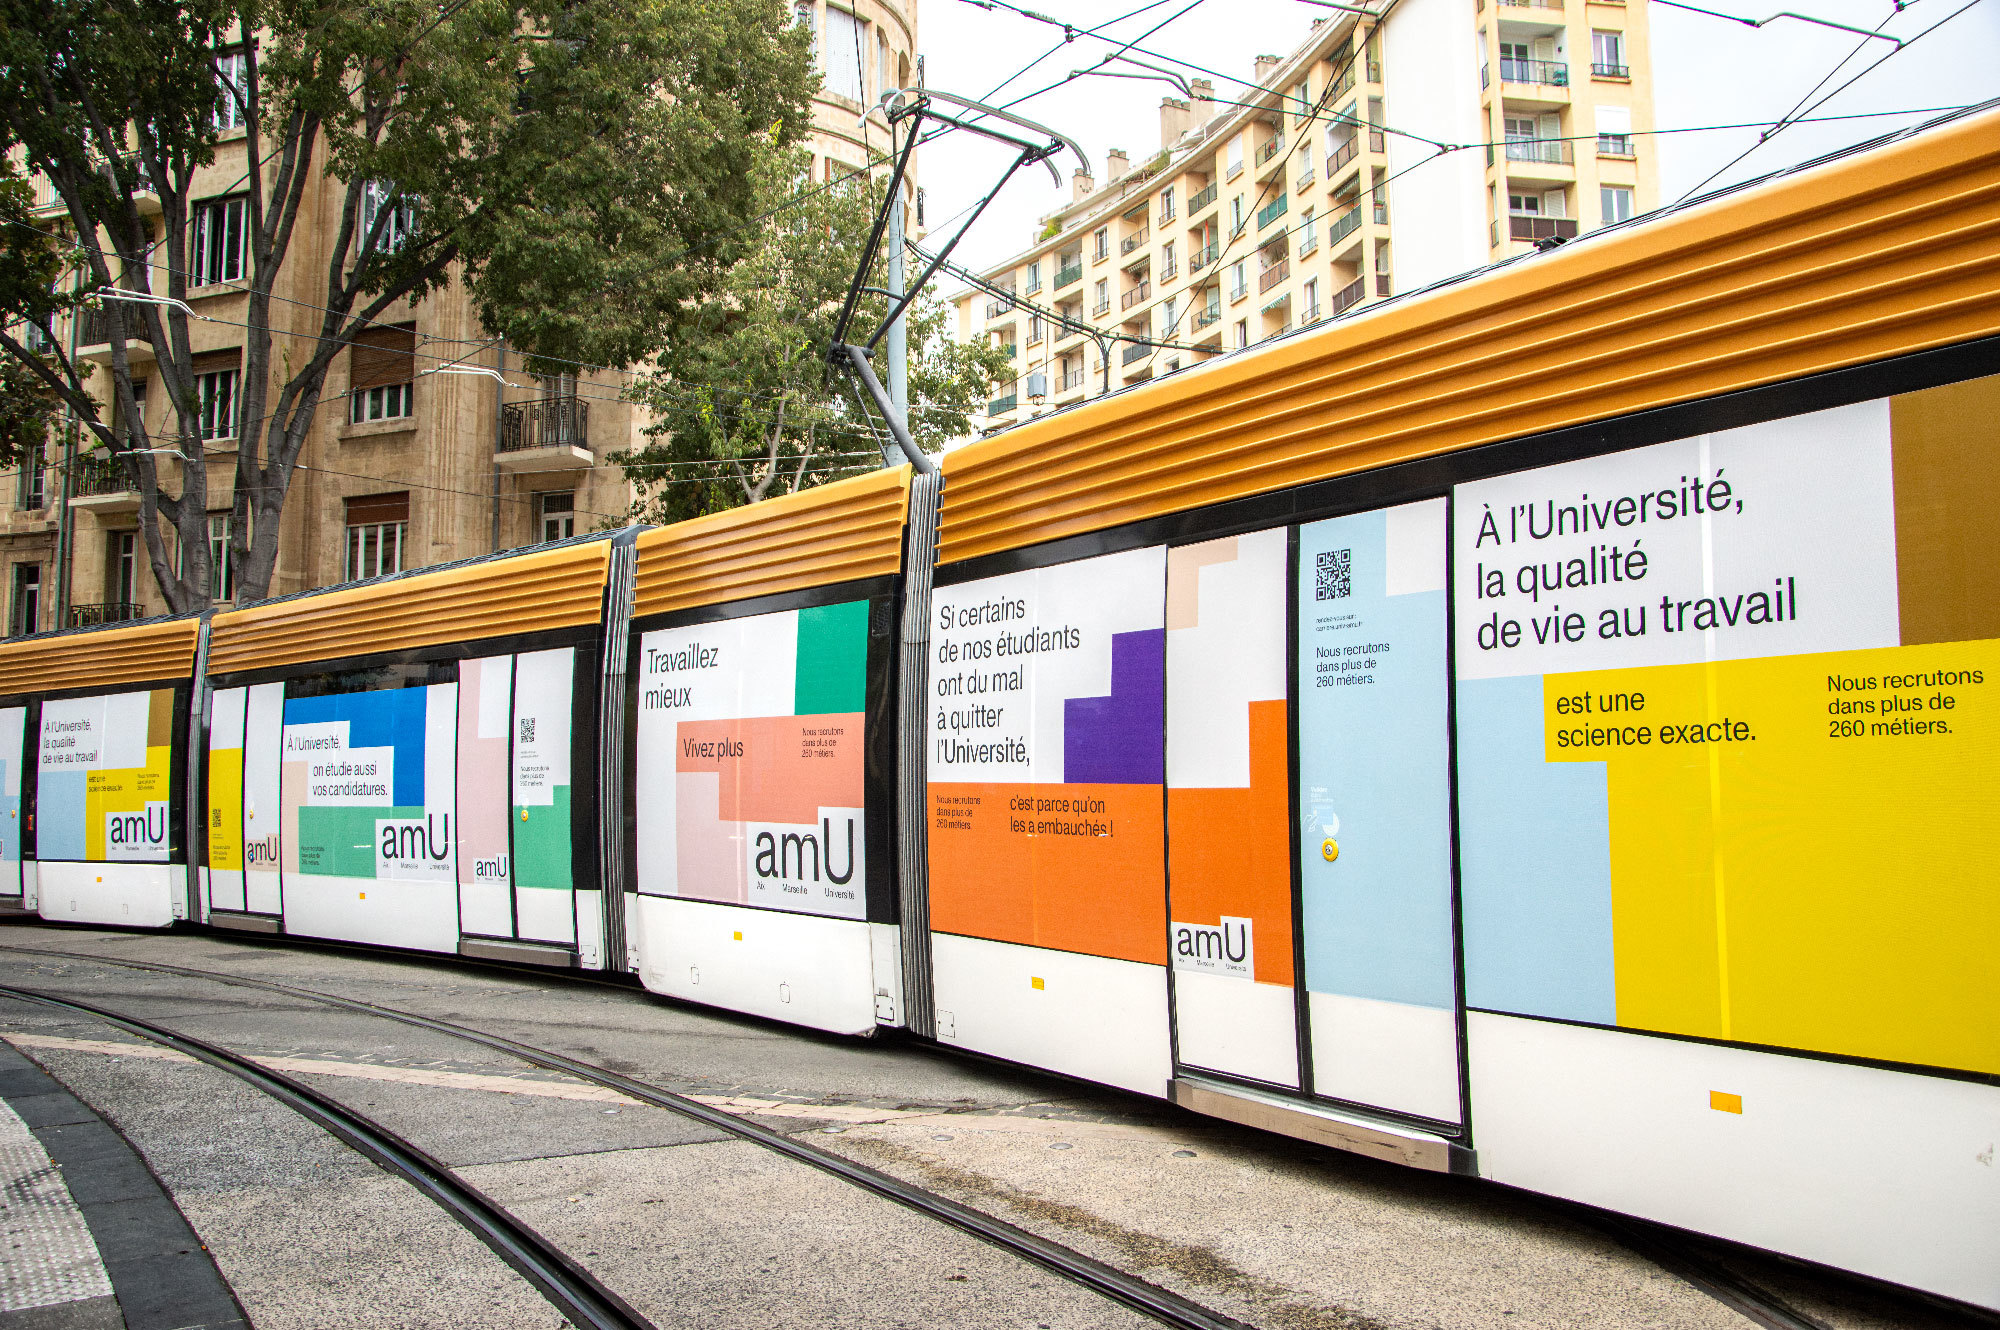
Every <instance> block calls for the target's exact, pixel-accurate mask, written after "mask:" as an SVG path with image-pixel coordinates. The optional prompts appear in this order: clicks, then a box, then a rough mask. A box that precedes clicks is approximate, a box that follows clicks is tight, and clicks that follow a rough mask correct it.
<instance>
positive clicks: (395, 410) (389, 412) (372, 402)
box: [350, 383, 412, 425]
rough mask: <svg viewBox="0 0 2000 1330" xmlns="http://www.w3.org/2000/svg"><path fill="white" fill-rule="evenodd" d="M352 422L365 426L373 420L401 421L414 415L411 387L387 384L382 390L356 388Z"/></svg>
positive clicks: (353, 394) (404, 384)
mask: <svg viewBox="0 0 2000 1330" xmlns="http://www.w3.org/2000/svg"><path fill="white" fill-rule="evenodd" d="M350 396H351V397H352V399H353V402H354V412H353V416H352V420H353V422H354V423H355V424H357V425H364V424H366V423H368V422H369V421H371V420H401V419H403V418H404V417H406V416H408V415H410V414H412V410H411V403H410V398H411V396H412V394H411V392H410V385H409V384H407V383H385V384H383V385H382V386H381V387H380V388H356V389H355V390H354V392H353V393H352V394H350Z"/></svg>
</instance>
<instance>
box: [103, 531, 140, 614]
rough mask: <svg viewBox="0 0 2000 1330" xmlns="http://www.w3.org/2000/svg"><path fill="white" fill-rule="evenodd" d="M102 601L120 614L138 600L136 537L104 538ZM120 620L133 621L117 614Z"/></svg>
mask: <svg viewBox="0 0 2000 1330" xmlns="http://www.w3.org/2000/svg"><path fill="white" fill-rule="evenodd" d="M104 544H105V549H104V598H105V599H106V600H108V601H110V602H111V603H112V604H113V605H116V606H119V607H120V608H121V610H122V609H123V607H125V606H129V605H136V604H137V603H138V600H139V533H138V532H136V531H113V532H110V533H109V534H107V535H106V536H105V538H104ZM118 617H119V618H121V619H129V618H131V617H133V616H132V615H131V614H127V613H120V614H119V615H118Z"/></svg>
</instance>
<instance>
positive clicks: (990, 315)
mask: <svg viewBox="0 0 2000 1330" xmlns="http://www.w3.org/2000/svg"><path fill="white" fill-rule="evenodd" d="M1013 312H1014V297H1013V294H1012V293H1011V292H1010V293H1008V295H1007V296H1006V297H1005V298H1004V299H1000V300H989V301H987V302H986V317H987V319H988V320H989V321H991V320H993V319H997V318H999V317H1000V316H1001V315H1003V314H1012V313H1013Z"/></svg>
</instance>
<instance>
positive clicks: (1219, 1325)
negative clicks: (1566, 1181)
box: [0, 943, 2000, 1330]
mask: <svg viewBox="0 0 2000 1330" xmlns="http://www.w3.org/2000/svg"><path fill="white" fill-rule="evenodd" d="M312 949H314V950H321V949H324V950H329V951H334V952H337V953H339V954H343V955H358V956H366V957H368V958H370V959H377V960H379V959H384V958H390V959H397V960H407V961H428V960H442V961H445V962H447V963H456V964H461V965H466V966H469V967H471V968H475V969H477V970H480V971H485V972H498V973H506V974H511V975H514V976H516V977H519V978H523V979H538V980H549V979H555V980H559V981H567V982H571V983H575V982H583V983H589V984H601V985H604V986H607V987H613V988H619V989H623V990H626V991H629V992H634V993H643V992H644V991H645V990H643V989H639V988H636V987H633V986H630V985H626V984H621V983H617V982H615V981H612V980H605V979H595V978H591V977H588V976H579V975H576V974H575V973H573V972H565V971H547V970H542V969H539V968H536V967H532V966H526V965H521V966H516V965H509V964H507V963H505V962H501V961H489V960H484V959H473V958H464V957H456V956H443V957H429V956H418V955H415V954H411V953H404V952H390V953H382V952H376V951H373V950H369V949H365V948H355V947H344V946H339V945H337V944H335V945H323V944H317V943H315V944H314V945H313V948H312ZM0 951H11V952H16V953H19V954H23V955H34V956H47V957H52V958H57V959H63V960H75V961H83V962H86V963H95V964H102V965H110V966H116V967H120V968H124V969H131V970H142V971H153V972H156V973H161V974H172V975H179V976H182V977H185V978H190V979H196V980H203V981H208V982H213V983H219V984H225V985H229V986H232V987H240V988H249V989H257V990H262V991H266V992H271V993H277V994H282V995H285V996H288V997H292V998H297V999H300V1000H304V1001H309V1002H313V1003H317V1004H320V1005H324V1006H331V1007H336V1008H342V1009H346V1010H349V1011H353V1012H357V1013H360V1014H365V1015H372V1016H376V1017H380V1018H382V1019H386V1020H390V1021H395V1022H399V1023H401V1024H404V1025H409V1026H413V1027H416V1028H419V1029H426V1030H430V1031H432V1032H434V1033H439V1034H444V1035H447V1036H450V1037H454V1038H458V1039H463V1040H466V1041H468V1042H472V1043H476V1044H480V1045H482V1046H484V1047H486V1048H489V1049H492V1050H494V1051H496V1052H501V1053H506V1054H508V1055H510V1056H513V1057H515V1058H518V1059H520V1060H521V1061H524V1062H527V1063H529V1064H530V1065H533V1066H538V1067H541V1068H542V1069H543V1070H546V1071H555V1072H559V1073H562V1074H565V1075H569V1076H572V1077H575V1078H576V1079H578V1080H582V1081H585V1082H587V1083H590V1084H594V1085H597V1086H600V1087H602V1088H605V1089H610V1090H615V1091H617V1092H618V1093H620V1094H623V1095H626V1096H628V1097H629V1098H632V1099H635V1100H638V1101H640V1102H642V1103H647V1104H651V1105H653V1106H654V1107H657V1108H662V1109H665V1110H667V1111H669V1112H674V1113H679V1114H683V1115H685V1116H687V1117H691V1118H694V1119H696V1120H698V1121H700V1122H702V1123H704V1124H707V1125H709V1126H711V1127H714V1128H715V1129H717V1130H719V1131H722V1132H725V1133H728V1134H730V1135H732V1136H736V1137H738V1138H740V1139H743V1140H747V1141H751V1142H753V1143H755V1144H758V1145H762V1146H765V1147H766V1148H769V1149H771V1150H774V1151H776V1152H777V1153H780V1154H783V1155H786V1156H788V1157H790V1158H793V1159H795V1160H797V1161H799V1162H801V1163H805V1164H808V1165H810V1166H812V1167H814V1168H818V1169H820V1170H822V1171H824V1172H827V1173H830V1174H833V1175H834V1176H836V1177H839V1178H841V1179H842V1180H844V1181H847V1182H849V1183H852V1184H854V1185H856V1186H859V1187H862V1188H864V1189H865V1190H868V1191H872V1192H874V1193H875V1194H877V1195H880V1196H883V1197H886V1198H887V1199H890V1200H893V1201H896V1202H897V1203H899V1204H902V1205H904V1206H906V1207H908V1208H911V1209H914V1210H917V1211H919V1212H920V1213H923V1214H926V1215H928V1216H930V1217H931V1218H933V1219H936V1220H938V1221H940V1222H943V1223H946V1224H948V1225H950V1226H951V1227H954V1228H958V1229H960V1230H961V1231H963V1232H967V1233H970V1234H972V1235H973V1236H976V1237H979V1238H981V1239H983V1240H985V1241H987V1242H989V1243H992V1244H993V1245H995V1246H998V1247H1000V1248H1003V1249H1004V1250H1007V1251H1010V1252H1012V1253H1014V1254H1015V1255H1017V1256H1020V1257H1022V1258H1023V1259H1026V1260H1029V1261H1031V1262H1033V1263H1034V1264H1036V1265H1039V1266H1041V1267H1042V1268H1044V1269H1047V1270H1049V1271H1051V1272H1052V1273H1054V1274H1057V1275H1059V1276H1061V1277H1063V1278H1065V1279H1067V1280H1069V1281H1071V1282H1072V1283H1076V1284H1079V1285H1081V1286H1083V1287H1086V1288H1090V1289H1092V1290H1094V1291H1096V1292H1098V1293H1100V1294H1102V1295H1103V1296H1105V1297H1107V1298H1111V1299H1112V1300H1114V1301H1117V1302H1119V1303H1121V1304H1123V1305H1125V1306H1127V1307H1130V1308H1132V1309H1133V1310H1136V1311H1139V1312H1141V1313H1143V1314H1145V1315H1147V1316H1149V1317H1151V1318H1152V1319H1154V1320H1156V1321H1159V1322H1161V1323H1162V1324H1165V1325H1169V1326H1175V1327H1180V1328H1182V1330H1194V1328H1195V1327H1199V1328H1200V1330H1252V1328H1251V1327H1249V1326H1248V1325H1246V1323H1244V1322H1242V1321H1239V1320H1235V1319H1232V1318H1230V1317H1227V1316H1223V1315H1221V1314H1219V1313H1216V1312H1213V1311H1210V1310H1208V1309H1207V1308H1204V1307H1201V1306H1200V1305H1199V1304H1196V1303H1194V1302H1191V1301H1190V1300H1188V1299H1186V1298H1183V1297H1181V1296H1180V1295H1178V1294H1175V1293H1173V1292H1171V1291H1170V1290H1167V1289H1162V1288H1160V1287H1158V1286H1157V1285H1154V1284H1150V1283H1148V1282H1146V1281H1144V1280H1140V1279H1137V1278H1136V1277H1134V1276H1131V1275H1128V1274H1126V1273H1124V1272H1123V1271H1119V1270H1117V1269H1115V1268H1113V1267H1110V1266H1107V1265H1104V1264H1103V1263H1101V1262H1099V1261H1096V1260H1094V1259H1093V1258H1091V1257H1088V1256H1085V1255H1083V1254H1082V1253H1080V1252H1077V1251H1074V1250H1072V1249H1071V1248H1068V1247H1065V1246H1063V1245H1062V1244H1060V1243H1055V1242H1052V1241H1050V1240H1048V1239H1046V1238H1043V1237H1041V1236H1040V1235H1038V1234H1035V1233H1032V1232H1029V1231H1028V1230H1025V1229H1022V1228H1019V1227H1018V1226H1016V1225H1013V1224H1010V1223H1008V1222H1007V1221H1005V1220H1002V1219H999V1218H997V1217H995V1216H992V1215H989V1214H987V1213H985V1212H984V1211H981V1210H976V1209H974V1208H972V1207H970V1206H967V1205H964V1204H962V1203H960V1202H958V1201H954V1200H952V1199H951V1198H950V1197H946V1196H942V1195H939V1194H938V1193H936V1192H932V1191H929V1190H928V1189H925V1188H922V1187H918V1186H915V1185H914V1184H911V1183H907V1182H904V1181H903V1180H902V1179H900V1178H896V1177H893V1176H891V1175H889V1174H886V1173H882V1172H880V1171H879V1170H876V1169H872V1168H869V1167H868V1166H867V1165H865V1164H859V1163H856V1162H854V1161H853V1160H850V1159H848V1158H846V1157H845V1156H842V1155H839V1154H835V1153H833V1152H831V1151H827V1150H821V1149H819V1148H817V1147H815V1146H813V1145H811V1144H809V1143H807V1142H804V1141H800V1140H797V1139H795V1138H794V1137H791V1136H788V1135H786V1134H785V1133H783V1132H780V1131H776V1130H774V1129H772V1128H768V1127H765V1126H762V1125H761V1124H758V1123H754V1122H748V1121H745V1120H744V1119H743V1118H741V1117H740V1116H738V1115H735V1114H732V1113H729V1112H727V1111H725V1110H722V1109H718V1108H714V1107H711V1106H710V1105H707V1104H703V1103H701V1102H699V1101H697V1100H694V1099H690V1098H688V1097H687V1096H685V1095H681V1094H677V1093H675V1092H674V1091H671V1090H668V1089H665V1088H664V1087H661V1086H656V1085H652V1084H650V1083H648V1082H645V1081H640V1080H636V1079H634V1078H632V1077H629V1076H626V1075H624V1074H622V1073H620V1072H616V1071H613V1070H611V1069H609V1068H606V1067H600V1066H597V1065H596V1064H594V1063H590V1062H585V1061H583V1060H581V1059H578V1058H572V1057H570V1056H568V1055H567V1054H563V1053H558V1052H555V1051H552V1050H549V1049H544V1048H539V1047H537V1046H535V1045H532V1044H525V1043H521V1042H520V1041H518V1040H513V1039H509V1038H507V1037H505V1036H503V1035H495V1034H491V1033H488V1032H486V1031H482V1030H475V1029H472V1028H471V1027H469V1026H462V1025H458V1024H456V1023H455V1022H451V1021H446V1020H441V1019H439V1018H437V1017H431V1016H425V1015H422V1014H420V1013H417V1012H409V1011H403V1010H401V1009H400V1008H395V1007H386V1006H382V1005H380V1004H378V1003H372V1002H365V1001H362V1000H360V999H358V998H348V997H342V996H340V995H339V994H336V993H325V992H321V991H320V990H317V989H310V988H301V987H298V986H296V985H292V984H284V983H279V982H277V981H275V980H269V979H254V978H250V977H248V976H243V975H232V974H225V973H221V972H218V971H213V970H202V969H199V968H196V967H193V966H184V965H173V964H170V963H168V962H164V961H143V960H136V959H133V958H129V957H115V956H104V955H99V954H96V953H92V952H80V951H62V950H56V949H53V948H43V947H21V946H14V945H11V944H0ZM0 991H4V990H0ZM1538 1199H1540V1200H1541V1202H1542V1204H1543V1206H1544V1208H1546V1209H1547V1210H1548V1211H1549V1212H1550V1213H1551V1215H1554V1216H1560V1217H1562V1218H1565V1219H1567V1220H1569V1221H1570V1222H1572V1223H1575V1224H1578V1225H1579V1226H1581V1227H1584V1228H1588V1229H1590V1230H1591V1231H1593V1232H1595V1233H1597V1234H1599V1235H1600V1236H1602V1237H1604V1238H1606V1239H1608V1240H1610V1241H1612V1242H1615V1243H1617V1244H1618V1245H1620V1246H1622V1247H1625V1248H1626V1249H1627V1250H1629V1251H1631V1252H1633V1253H1634V1254H1636V1255H1638V1256H1640V1257H1642V1258H1644V1259H1645V1260H1647V1261H1649V1262H1651V1263H1652V1264H1653V1265H1655V1266H1657V1267H1659V1268H1660V1269H1662V1270H1665V1271H1666V1272H1668V1273H1669V1274H1671V1275H1673V1276H1674V1277H1676V1278H1677V1279H1680V1280H1681V1281H1683V1282H1684V1283H1686V1284H1688V1285H1689V1286H1690V1287H1692V1288H1694V1289H1696V1290H1697V1291H1699V1292H1701V1293H1702V1294H1704V1295H1706V1296H1707V1297H1709V1298H1712V1299H1714V1300H1715V1301H1716V1302H1718V1303H1720V1304H1721V1305H1722V1306H1724V1307H1727V1308H1729V1309H1730V1310H1731V1311H1733V1312H1735V1313H1736V1314H1737V1315H1739V1316H1741V1317H1743V1318H1744V1319H1745V1320H1747V1321H1749V1322H1750V1323H1751V1324H1753V1325H1757V1326H1760V1327H1763V1328H1764V1330H1830V1327H1829V1326H1828V1325H1827V1323H1826V1322H1824V1321H1822V1320H1820V1319H1819V1318H1817V1317H1815V1316H1812V1315H1810V1314H1809V1313H1806V1312H1804V1311H1802V1310H1800V1309H1798V1308H1796V1307H1794V1306H1792V1305H1791V1304H1790V1303H1788V1302H1787V1301H1785V1300H1784V1299H1783V1298H1782V1297H1780V1296H1778V1295H1777V1294H1776V1293H1773V1292H1772V1291H1771V1290H1769V1289H1766V1288H1763V1287H1762V1286H1761V1285H1759V1284H1757V1283H1756V1282H1754V1281H1753V1280H1751V1279H1748V1278H1746V1277H1745V1276H1743V1275H1741V1274H1739V1273H1737V1272H1736V1271H1735V1270H1732V1269H1730V1268H1729V1267H1728V1265H1726V1264H1725V1263H1724V1262H1723V1261H1721V1260H1719V1259H1717V1258H1716V1257H1715V1256H1713V1255H1711V1254H1709V1253H1708V1252H1705V1251H1703V1250H1702V1249H1701V1248H1700V1247H1699V1246H1697V1244H1696V1243H1695V1242H1694V1241H1692V1240H1691V1239H1690V1238H1689V1237H1687V1236H1686V1235H1683V1234H1681V1233H1680V1232H1679V1231H1678V1230H1675V1229H1673V1228H1671V1227H1668V1226H1665V1225H1658V1224H1650V1223H1647V1222H1645V1221H1643V1220H1633V1219H1630V1218H1627V1217H1625V1216H1622V1215H1616V1214H1613V1213H1611V1212H1608V1211H1602V1210H1599V1209H1597V1208H1595V1207H1592V1206H1588V1205H1583V1204H1581V1203H1574V1202H1566V1201H1563V1200H1560V1199H1559V1198H1554V1197H1542V1198H1538ZM1842 1278H1844V1279H1858V1277H1856V1276H1850V1275H1845V1274H1843V1275H1842ZM1859 1282H1861V1283H1865V1284H1871V1285H1872V1284H1873V1283H1874V1281H1867V1280H1859ZM1881 1287H1882V1288H1884V1289H1889V1290H1891V1291H1892V1292H1893V1293H1894V1294H1896V1295H1898V1296H1902V1297H1907V1298H1909V1299H1910V1300H1911V1301H1913V1302H1915V1303H1918V1304H1922V1305H1925V1306H1928V1307H1930V1308H1932V1309H1933V1310H1942V1311H1949V1312H1951V1313H1954V1314H1964V1315H1967V1316H1968V1318H1969V1319H1968V1321H1967V1324H1968V1325H1982V1326H1984V1325H1990V1326H1993V1327H1994V1328H1995V1330H2000V1317H1994V1318H1989V1317H1987V1316H1985V1315H1983V1314H1981V1313H1979V1312H1978V1311H1977V1309H1971V1308H1965V1307H1963V1306H1962V1305H1951V1306H1947V1305H1946V1304H1945V1301H1944V1300H1942V1299H1936V1298H1931V1297H1928V1296H1925V1295H1922V1294H1918V1293H1915V1292H1913V1291H1910V1290H1903V1289H1895V1288H1893V1286H1886V1285H1885V1286H1881Z"/></svg>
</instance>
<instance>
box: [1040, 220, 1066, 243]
mask: <svg viewBox="0 0 2000 1330" xmlns="http://www.w3.org/2000/svg"><path fill="white" fill-rule="evenodd" d="M1061 234H1062V222H1061V221H1059V220H1058V219H1056V218H1054V217H1051V218H1050V219H1049V224H1048V225H1047V226H1045V227H1043V228H1042V234H1041V235H1040V236H1039V237H1038V238H1039V239H1042V240H1054V239H1055V238H1056V237H1057V236H1059V235H1061Z"/></svg>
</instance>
